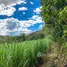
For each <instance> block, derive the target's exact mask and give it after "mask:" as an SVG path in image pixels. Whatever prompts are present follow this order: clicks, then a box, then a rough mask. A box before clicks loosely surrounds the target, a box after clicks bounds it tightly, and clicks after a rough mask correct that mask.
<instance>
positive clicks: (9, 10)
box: [0, 4, 16, 16]
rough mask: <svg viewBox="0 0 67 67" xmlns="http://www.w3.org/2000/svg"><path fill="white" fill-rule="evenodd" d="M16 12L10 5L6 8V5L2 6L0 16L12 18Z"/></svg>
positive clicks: (0, 6)
mask: <svg viewBox="0 0 67 67" xmlns="http://www.w3.org/2000/svg"><path fill="white" fill-rule="evenodd" d="M15 11H16V9H15V8H14V7H11V6H9V5H8V6H7V7H6V6H5V5H4V4H1V5H0V15H7V16H11V15H13V13H14V12H15Z"/></svg>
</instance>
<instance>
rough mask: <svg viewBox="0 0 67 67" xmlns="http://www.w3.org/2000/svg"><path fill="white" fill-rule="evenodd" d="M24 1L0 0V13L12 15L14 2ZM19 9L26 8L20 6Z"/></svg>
mask: <svg viewBox="0 0 67 67" xmlns="http://www.w3.org/2000/svg"><path fill="white" fill-rule="evenodd" d="M21 3H24V4H25V3H26V2H25V0H0V15H7V16H12V15H13V13H14V12H15V11H16V9H15V8H14V7H13V6H14V5H16V4H21ZM19 10H27V9H26V8H24V7H22V8H19Z"/></svg>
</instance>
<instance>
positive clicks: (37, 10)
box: [34, 6, 42, 14]
mask: <svg viewBox="0 0 67 67" xmlns="http://www.w3.org/2000/svg"><path fill="white" fill-rule="evenodd" d="M41 8H42V6H41V7H39V8H36V9H34V12H35V13H36V14H40V12H41Z"/></svg>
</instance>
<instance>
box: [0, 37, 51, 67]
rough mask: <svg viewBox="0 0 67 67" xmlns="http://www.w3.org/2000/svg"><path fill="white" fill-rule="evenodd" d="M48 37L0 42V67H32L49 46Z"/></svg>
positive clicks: (37, 62)
mask: <svg viewBox="0 0 67 67" xmlns="http://www.w3.org/2000/svg"><path fill="white" fill-rule="evenodd" d="M51 42H52V40H51V39H50V37H47V38H45V39H42V40H41V39H39V40H37V41H36V40H33V41H25V42H23V43H22V42H19V43H16V42H14V43H11V44H8V43H5V44H0V67H34V66H37V64H39V62H40V61H41V60H40V61H38V60H39V58H41V56H42V55H43V53H46V52H47V50H48V49H49V47H50V46H51Z"/></svg>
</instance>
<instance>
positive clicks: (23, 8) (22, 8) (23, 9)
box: [19, 7, 27, 11]
mask: <svg viewBox="0 0 67 67" xmlns="http://www.w3.org/2000/svg"><path fill="white" fill-rule="evenodd" d="M19 10H22V11H25V10H27V8H26V7H20V8H19Z"/></svg>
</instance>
